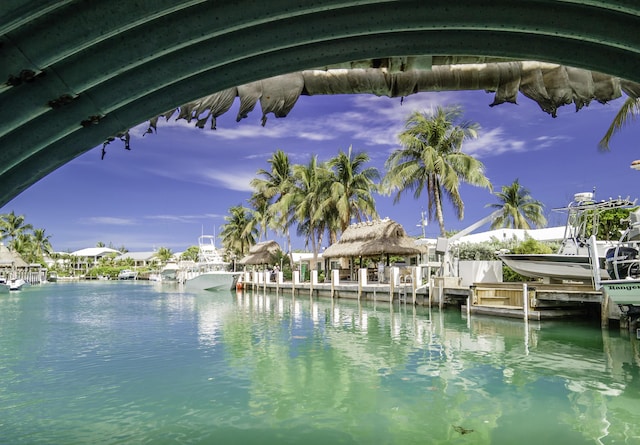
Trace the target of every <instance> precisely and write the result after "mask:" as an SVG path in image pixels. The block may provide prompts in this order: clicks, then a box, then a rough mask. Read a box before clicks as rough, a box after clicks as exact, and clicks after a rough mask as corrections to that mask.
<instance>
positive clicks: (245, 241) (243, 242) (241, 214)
mask: <svg viewBox="0 0 640 445" xmlns="http://www.w3.org/2000/svg"><path fill="white" fill-rule="evenodd" d="M224 219H225V221H226V222H227V223H226V224H224V225H223V226H222V231H221V232H220V237H221V238H222V245H223V246H224V247H225V249H227V250H229V251H230V252H232V253H234V254H236V255H239V256H244V255H245V253H247V252H248V251H249V248H250V247H251V246H252V245H254V244H255V242H256V238H255V237H256V235H257V232H258V230H257V228H256V220H255V219H253V218H252V217H251V212H250V210H249V209H247V208H246V207H243V206H241V205H237V206H235V207H231V208H230V209H229V215H228V216H225V217H224Z"/></svg>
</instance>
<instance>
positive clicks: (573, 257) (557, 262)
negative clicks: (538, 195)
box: [497, 192, 635, 283]
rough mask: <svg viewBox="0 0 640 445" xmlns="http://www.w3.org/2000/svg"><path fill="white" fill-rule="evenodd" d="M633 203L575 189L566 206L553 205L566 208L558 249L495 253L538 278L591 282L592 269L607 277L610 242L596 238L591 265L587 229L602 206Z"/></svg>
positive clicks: (627, 205)
mask: <svg viewBox="0 0 640 445" xmlns="http://www.w3.org/2000/svg"><path fill="white" fill-rule="evenodd" d="M633 205H635V201H630V200H629V199H621V198H617V199H609V200H606V201H595V200H594V194H593V193H591V192H587V193H577V194H576V195H575V196H574V200H573V202H571V203H570V204H569V205H568V206H567V207H564V208H561V209H554V210H560V211H566V212H567V223H566V226H565V234H564V239H563V240H562V242H561V245H560V248H559V249H558V252H556V253H552V254H515V253H499V254H497V256H498V258H500V260H502V262H503V263H504V264H505V265H507V266H508V267H509V268H511V269H512V270H513V271H515V272H517V273H519V274H520V275H522V276H525V277H531V278H540V279H542V280H543V281H544V282H546V283H557V282H562V281H576V282H584V283H591V282H592V281H593V276H594V275H593V273H594V272H593V271H594V270H596V271H597V273H598V274H599V276H600V278H601V279H603V280H604V279H608V278H609V275H608V273H607V271H606V268H605V254H606V251H607V249H608V248H610V247H613V246H614V245H615V243H614V242H609V241H597V251H598V252H599V255H598V265H597V266H598V267H597V268H595V269H594V268H593V267H592V264H591V262H592V260H591V255H590V253H589V243H588V240H589V236H590V235H589V232H590V230H591V228H592V227H597V226H598V219H599V216H600V214H601V213H602V212H603V211H605V210H610V209H616V208H628V207H632V206H633Z"/></svg>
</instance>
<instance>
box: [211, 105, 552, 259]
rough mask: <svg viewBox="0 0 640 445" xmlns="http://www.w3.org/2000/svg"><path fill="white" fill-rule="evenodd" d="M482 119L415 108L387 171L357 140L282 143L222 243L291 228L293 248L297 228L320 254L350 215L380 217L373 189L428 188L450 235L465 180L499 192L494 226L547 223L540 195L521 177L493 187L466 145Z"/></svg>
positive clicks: (241, 251) (241, 244) (242, 249)
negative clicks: (450, 215) (312, 147)
mask: <svg viewBox="0 0 640 445" xmlns="http://www.w3.org/2000/svg"><path fill="white" fill-rule="evenodd" d="M478 130H479V125H478V124H477V123H474V122H469V121H465V120H464V119H463V110H462V108H461V107H459V106H451V107H437V108H436V109H435V111H434V112H433V113H428V112H419V111H414V112H413V113H412V114H411V115H410V116H409V117H408V118H407V120H406V122H405V125H404V130H403V131H402V132H401V133H400V134H399V135H398V139H399V143H400V148H398V149H397V150H395V151H393V152H392V153H391V155H390V156H389V157H388V158H387V160H386V161H385V164H384V167H385V171H384V172H380V171H378V169H377V168H375V167H371V166H369V165H368V162H369V161H370V158H369V155H368V154H367V153H365V152H356V151H354V150H353V147H349V148H348V150H346V151H343V150H339V152H338V154H337V155H336V156H335V157H333V158H331V159H329V160H328V161H323V162H321V161H320V160H319V159H318V157H317V155H311V156H310V158H309V160H308V162H307V163H306V164H300V165H298V164H292V163H291V161H290V159H289V157H288V156H287V154H286V153H284V152H283V151H282V150H276V152H275V153H274V154H273V155H272V156H271V158H270V159H268V160H267V163H268V164H269V166H268V168H266V169H259V170H258V171H257V173H256V178H254V179H253V180H252V181H251V187H252V189H253V192H252V194H251V196H250V198H249V199H248V200H247V201H248V202H247V203H246V205H243V204H238V205H236V206H234V207H232V208H230V209H229V211H228V215H227V216H226V217H225V224H224V226H223V227H222V232H221V238H222V244H223V246H224V247H225V248H226V249H227V250H228V251H229V252H232V253H233V255H235V256H237V257H242V256H244V255H245V254H246V253H247V252H248V251H249V248H250V247H251V246H252V245H253V244H255V243H256V242H260V241H262V239H263V238H264V239H266V237H267V231H268V230H269V229H271V230H273V231H275V232H276V233H278V234H280V235H282V236H285V237H286V239H287V244H288V246H287V247H288V249H287V250H288V252H291V251H292V249H291V231H292V230H295V231H296V234H297V235H298V236H301V237H303V238H304V239H305V242H306V247H307V248H310V249H311V251H312V252H313V253H314V255H315V256H316V257H317V255H318V252H319V250H320V247H321V245H322V243H323V241H324V240H325V239H326V238H328V240H329V243H330V244H333V243H334V242H336V241H337V239H338V236H339V234H340V233H342V232H343V231H344V230H345V229H346V228H347V227H348V226H349V224H350V223H352V222H360V221H363V220H368V219H373V218H377V217H378V214H377V211H376V205H375V199H374V194H375V193H378V194H380V195H386V196H391V195H393V196H394V203H397V202H398V201H399V200H400V199H401V197H402V196H403V195H404V194H407V193H411V194H412V195H413V197H414V199H420V198H421V197H422V196H423V194H424V195H426V208H427V210H428V211H427V215H428V216H427V218H428V220H430V221H437V223H438V225H439V228H440V233H441V235H442V236H446V231H445V221H444V212H443V204H444V202H446V201H448V202H450V203H451V204H452V205H453V207H454V209H455V211H456V215H457V217H458V218H459V219H460V220H462V219H463V218H464V202H463V200H462V196H461V195H460V186H461V184H462V183H466V184H470V185H473V186H477V187H482V188H486V189H488V190H489V191H490V192H491V193H492V194H493V195H494V196H495V198H497V201H498V202H496V203H493V204H489V205H488V206H490V207H493V208H494V209H499V210H501V212H500V214H499V216H498V217H497V218H495V220H494V221H493V224H492V226H491V228H498V227H512V228H523V229H530V228H534V227H544V226H545V225H546V218H545V217H544V214H543V210H544V206H543V204H542V203H541V202H540V201H538V200H535V199H534V198H533V197H532V196H531V194H530V193H529V191H528V190H527V189H526V188H525V187H523V186H522V185H521V184H520V183H519V181H518V179H516V180H514V181H513V183H511V184H509V185H505V186H502V188H501V191H499V192H496V193H494V192H493V185H492V184H491V182H490V181H489V179H488V178H487V177H486V175H485V167H484V164H483V163H482V162H481V161H479V160H477V159H475V158H474V157H473V156H470V155H468V154H466V153H464V152H463V150H462V148H463V144H464V142H465V141H467V140H470V139H473V138H476V137H477V136H478ZM314 263H315V261H314Z"/></svg>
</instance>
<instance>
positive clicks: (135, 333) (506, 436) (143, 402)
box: [0, 282, 640, 445]
mask: <svg viewBox="0 0 640 445" xmlns="http://www.w3.org/2000/svg"><path fill="white" fill-rule="evenodd" d="M638 343H639V342H638V341H637V340H635V339H630V338H628V337H625V336H621V335H620V334H619V333H618V332H616V331H613V330H611V331H606V332H603V331H601V330H600V328H599V325H598V322H597V321H595V322H594V321H590V322H588V323H581V324H577V323H571V322H566V321H563V322H553V323H532V324H529V325H528V326H525V324H524V323H523V322H522V321H520V320H505V319H498V318H489V317H479V316H478V317H472V318H471V319H470V320H467V319H466V317H465V316H464V314H460V312H459V311H455V310H453V311H444V312H439V311H437V310H433V311H431V312H430V311H429V310H428V309H426V308H421V307H420V308H414V307H412V306H410V305H409V306H405V305H399V304H398V303H396V304H394V305H390V304H389V303H387V302H377V303H376V304H373V303H366V304H365V303H363V304H361V305H358V303H357V302H356V301H352V300H337V301H335V302H331V300H329V299H313V300H312V299H310V298H308V297H306V298H303V297H296V298H295V299H293V298H292V297H291V296H290V295H284V296H283V295H279V296H278V295H274V294H270V295H266V296H265V295H264V294H258V293H256V294H250V293H249V294H244V295H243V294H240V295H237V294H236V293H235V292H233V293H211V292H202V293H192V292H185V291H183V290H182V289H181V288H180V287H178V286H177V285H164V286H162V285H161V284H158V283H148V282H88V283H50V284H44V285H40V286H31V287H28V288H24V289H23V290H22V291H20V292H12V293H11V294H9V295H6V294H5V295H1V296H0V443H2V444H94V443H100V444H213V443H216V444H218V443H220V444H233V443H238V444H305V445H307V444H309V445H310V444H514V443H517V444H519V445H527V444H541V443H544V444H556V443H557V444H599V443H603V444H638V443H640V372H639V371H640V347H639V346H638Z"/></svg>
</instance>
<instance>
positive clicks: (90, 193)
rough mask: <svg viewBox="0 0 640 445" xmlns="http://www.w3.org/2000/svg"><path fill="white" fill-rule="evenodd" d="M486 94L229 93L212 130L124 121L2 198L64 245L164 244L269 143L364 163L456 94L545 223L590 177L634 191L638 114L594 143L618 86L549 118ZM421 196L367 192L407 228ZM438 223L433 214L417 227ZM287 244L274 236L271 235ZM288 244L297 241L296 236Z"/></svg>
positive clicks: (179, 246) (449, 219) (503, 177)
mask: <svg viewBox="0 0 640 445" xmlns="http://www.w3.org/2000/svg"><path fill="white" fill-rule="evenodd" d="M492 100H493V95H492V94H487V93H485V92H482V91H470V92H440V93H420V94H416V95H412V96H409V97H406V98H405V99H404V101H403V103H402V104H401V102H400V99H398V98H393V99H390V98H386V97H376V96H373V95H343V96H313V97H307V96H305V97H301V98H300V99H299V101H298V103H297V104H296V106H295V107H294V108H293V110H292V111H291V113H290V114H289V116H287V117H286V118H281V119H277V118H275V117H274V116H273V115H270V116H269V117H268V121H267V124H266V126H265V127H262V126H261V125H260V118H261V112H260V111H259V107H256V108H257V109H256V110H254V111H253V112H252V113H251V114H249V117H248V118H246V119H244V120H242V121H241V122H239V123H238V122H236V121H235V116H236V112H237V108H238V101H237V100H236V103H235V104H234V107H232V109H231V110H230V111H229V112H227V113H226V114H225V115H223V116H221V117H219V118H218V125H217V128H218V129H217V130H215V131H212V130H209V129H205V130H199V129H197V128H194V127H193V124H187V123H185V122H175V121H173V120H172V121H169V122H165V121H161V122H160V123H159V126H158V132H157V134H154V135H146V136H142V134H143V133H144V129H146V126H145V125H142V126H141V127H138V128H136V129H133V130H132V132H131V133H132V141H131V147H132V150H131V151H126V150H124V149H123V148H122V145H120V144H118V143H113V144H111V145H110V146H108V147H107V154H106V157H105V159H104V160H101V159H100V157H101V156H100V154H101V147H96V148H94V149H93V150H90V151H89V152H87V153H85V154H84V155H82V156H80V157H78V158H76V159H75V160H73V161H72V162H70V163H68V164H66V165H65V166H63V167H61V168H60V169H58V170H57V171H55V172H53V173H51V174H50V175H49V176H47V177H46V178H43V179H42V180H40V181H39V182H38V183H36V184H34V185H33V186H32V187H31V188H29V189H28V190H26V191H25V192H23V193H22V194H20V195H19V196H17V197H16V198H14V199H13V200H12V201H11V202H9V203H8V204H7V205H6V206H4V207H3V208H2V209H0V213H8V212H10V211H15V212H16V214H20V215H24V216H25V217H26V221H27V222H28V223H30V224H32V225H33V226H35V227H36V228H44V229H46V233H47V234H48V235H51V242H52V245H53V247H54V249H55V250H56V251H73V250H77V249H81V248H85V247H92V246H95V245H96V244H97V243H98V242H104V243H105V244H107V245H109V244H113V245H114V246H115V247H120V246H125V247H126V248H127V249H129V250H130V251H149V250H153V249H154V248H158V247H168V248H170V249H172V250H173V251H174V252H179V251H182V250H184V249H185V248H187V247H188V246H191V245H195V244H197V238H198V236H199V235H200V234H201V233H202V232H204V233H206V234H212V233H214V231H216V233H219V230H220V226H221V225H222V224H224V216H225V214H226V212H227V210H228V209H229V208H230V207H232V206H234V205H238V204H243V205H246V204H247V199H248V197H249V196H250V188H249V181H250V180H251V179H252V178H253V177H254V175H255V172H256V171H257V170H258V169H259V168H265V169H266V168H268V164H267V162H266V161H267V159H268V158H270V157H271V155H272V154H273V152H274V151H275V150H277V149H282V150H284V151H285V152H287V153H288V154H289V156H290V159H291V161H292V162H293V163H306V162H307V161H308V160H309V157H310V155H312V154H317V155H318V157H319V158H320V160H326V159H329V158H330V157H333V156H335V155H336V154H337V153H338V150H340V149H342V150H345V151H346V150H347V149H348V148H349V146H350V145H351V146H353V149H354V150H355V151H366V152H367V153H368V154H369V155H370V157H371V165H372V166H375V167H378V168H380V169H381V171H382V168H383V164H384V161H385V160H386V158H387V157H388V156H389V154H390V153H391V151H393V150H394V149H396V148H398V144H397V134H398V133H399V132H400V131H401V130H402V128H403V124H404V121H405V119H406V117H407V115H408V114H410V113H411V112H413V111H414V110H420V111H423V110H429V109H431V108H432V107H434V106H436V105H442V106H448V105H460V106H462V107H463V109H464V117H465V119H467V120H471V121H475V122H478V123H479V124H480V126H481V130H480V134H479V138H478V139H477V140H473V141H469V142H467V143H466V144H465V145H464V151H465V152H467V153H469V154H471V155H473V156H475V157H477V158H478V159H480V160H481V161H482V162H483V163H484V165H485V167H486V175H487V177H488V178H489V179H490V180H491V182H492V183H493V185H494V188H495V190H500V188H501V186H503V185H508V184H511V183H512V182H513V180H515V179H519V180H520V184H521V185H523V186H524V187H526V188H528V189H529V191H530V192H531V194H532V196H533V197H534V198H536V199H538V200H540V201H542V202H543V203H544V205H545V209H546V216H547V218H548V220H549V225H550V226H553V225H562V224H564V217H563V215H562V214H560V213H558V212H551V209H552V208H557V207H563V206H565V205H566V204H567V203H568V202H569V201H570V200H571V199H572V197H573V195H574V194H575V193H578V192H585V191H592V190H593V188H594V187H595V189H596V198H598V199H606V198H608V197H610V196H613V197H617V196H622V197H630V198H631V199H636V198H637V197H638V196H639V195H640V193H638V192H639V190H638V187H637V186H638V184H639V183H640V172H637V171H635V170H632V169H631V168H630V164H631V162H632V161H633V160H635V159H637V158H640V153H638V152H637V148H636V147H637V143H636V142H637V141H638V140H640V137H639V136H640V127H639V126H638V125H636V126H629V127H627V128H625V129H624V130H622V132H621V133H619V134H618V135H617V136H616V137H615V138H614V140H613V142H612V144H611V145H612V150H611V151H610V152H601V151H599V150H598V148H597V143H598V141H599V140H600V138H601V137H602V136H603V134H604V133H605V131H606V129H607V127H608V125H609V123H610V122H611V120H612V118H613V116H614V115H615V113H616V112H617V110H618V108H619V107H620V105H621V103H622V101H623V100H624V97H623V98H621V99H618V100H616V101H613V102H611V103H609V104H606V105H602V104H599V103H597V102H594V103H592V104H591V105H590V106H589V107H586V108H583V109H582V110H580V111H579V112H577V113H576V112H575V108H574V106H573V105H568V106H565V107H562V108H561V109H560V110H559V112H558V117H557V118H555V119H554V118H552V117H551V116H549V115H548V114H546V113H544V112H543V111H542V110H541V109H540V108H539V106H538V105H537V104H536V103H534V102H532V101H531V100H529V99H527V98H526V97H524V96H522V95H520V96H519V97H518V104H517V105H514V104H502V105H499V106H496V107H493V108H491V107H489V104H490V103H491V102H492ZM461 194H462V198H463V200H464V203H465V217H464V220H463V221H459V220H457V218H456V216H455V213H454V211H453V209H452V208H451V207H450V206H449V205H448V204H447V205H445V225H446V227H447V230H461V229H463V228H465V227H467V226H469V225H471V224H472V223H474V222H476V221H477V220H479V219H481V218H483V217H485V216H487V215H488V214H489V213H490V209H488V208H487V207H486V206H487V204H490V203H494V202H497V201H496V199H495V196H493V195H492V194H491V193H490V192H489V191H488V190H486V189H479V188H476V187H471V186H463V187H462V190H461ZM425 199H426V196H424V198H423V199H422V200H421V201H416V200H414V198H413V196H412V194H406V195H403V197H402V199H401V201H400V202H399V203H397V204H393V199H392V198H391V197H385V196H377V195H376V204H377V208H378V212H379V214H380V216H381V217H383V218H384V217H389V218H391V219H393V220H395V221H397V222H399V223H401V224H402V225H403V226H404V228H405V230H406V231H407V232H408V233H409V234H410V235H419V234H420V233H421V228H420V227H419V226H418V223H419V222H420V213H421V211H422V210H423V209H425V210H426V200H425ZM426 233H427V236H428V237H436V236H437V235H438V227H437V223H435V222H432V223H429V225H428V226H427V228H426ZM270 238H272V239H276V240H277V241H278V242H280V244H281V245H282V246H283V247H284V246H285V243H284V241H283V240H282V238H278V237H275V236H271V237H270ZM293 247H294V249H303V248H304V242H303V241H302V240H295V241H294V246H293Z"/></svg>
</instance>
